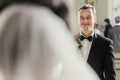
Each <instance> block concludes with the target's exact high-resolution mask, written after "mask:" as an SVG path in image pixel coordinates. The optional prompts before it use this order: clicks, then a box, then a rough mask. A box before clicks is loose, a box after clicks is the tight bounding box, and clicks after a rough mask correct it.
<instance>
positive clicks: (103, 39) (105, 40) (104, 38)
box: [96, 34, 112, 43]
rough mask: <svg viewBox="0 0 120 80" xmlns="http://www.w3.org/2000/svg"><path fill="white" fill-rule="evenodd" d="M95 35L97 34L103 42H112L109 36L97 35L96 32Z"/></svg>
mask: <svg viewBox="0 0 120 80" xmlns="http://www.w3.org/2000/svg"><path fill="white" fill-rule="evenodd" d="M96 35H97V37H98V39H99V40H100V41H102V42H105V43H108V42H112V40H111V39H109V38H106V37H104V36H102V35H99V34H96Z"/></svg>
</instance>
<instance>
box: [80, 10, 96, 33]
mask: <svg viewBox="0 0 120 80" xmlns="http://www.w3.org/2000/svg"><path fill="white" fill-rule="evenodd" d="M79 14H80V17H79V18H80V29H81V31H85V32H90V31H93V30H94V23H95V21H96V16H95V14H94V13H93V11H92V9H90V8H88V9H81V10H80V11H79Z"/></svg>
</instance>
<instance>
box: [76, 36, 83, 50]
mask: <svg viewBox="0 0 120 80" xmlns="http://www.w3.org/2000/svg"><path fill="white" fill-rule="evenodd" d="M77 43H78V48H79V49H81V48H82V47H83V45H82V44H81V41H80V38H78V39H77Z"/></svg>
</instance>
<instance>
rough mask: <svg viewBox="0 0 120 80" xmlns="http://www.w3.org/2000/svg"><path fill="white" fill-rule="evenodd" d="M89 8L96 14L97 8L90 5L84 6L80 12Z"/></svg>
mask: <svg viewBox="0 0 120 80" xmlns="http://www.w3.org/2000/svg"><path fill="white" fill-rule="evenodd" d="M89 8H90V9H92V11H93V13H94V14H96V9H95V7H94V6H92V5H90V4H83V5H82V6H80V8H79V11H80V10H81V9H89Z"/></svg>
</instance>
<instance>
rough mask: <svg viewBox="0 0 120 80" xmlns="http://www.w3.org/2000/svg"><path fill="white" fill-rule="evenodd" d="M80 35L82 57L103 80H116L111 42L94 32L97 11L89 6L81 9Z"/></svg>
mask: <svg viewBox="0 0 120 80" xmlns="http://www.w3.org/2000/svg"><path fill="white" fill-rule="evenodd" d="M79 22H80V33H78V34H76V35H75V39H76V41H80V43H81V46H79V48H80V49H81V52H82V55H83V57H84V59H85V60H86V61H87V62H88V63H89V65H90V66H91V67H92V68H93V69H94V70H95V72H96V73H97V74H98V76H99V77H100V79H101V80H115V67H114V56H113V49H112V45H111V41H110V40H109V39H107V38H104V37H102V36H100V35H98V34H97V33H95V31H94V24H95V22H96V10H95V8H94V7H93V6H91V5H89V4H84V5H83V6H81V7H80V8H79Z"/></svg>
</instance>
